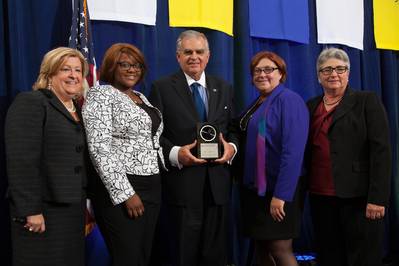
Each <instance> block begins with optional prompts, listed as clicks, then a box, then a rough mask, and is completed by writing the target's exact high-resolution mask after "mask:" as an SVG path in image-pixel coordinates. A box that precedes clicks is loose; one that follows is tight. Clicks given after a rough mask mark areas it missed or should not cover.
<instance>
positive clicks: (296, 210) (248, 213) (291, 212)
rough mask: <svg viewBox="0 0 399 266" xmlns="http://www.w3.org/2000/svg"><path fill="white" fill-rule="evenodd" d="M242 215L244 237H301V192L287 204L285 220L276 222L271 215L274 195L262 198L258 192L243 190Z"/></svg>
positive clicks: (272, 238) (268, 194) (285, 206)
mask: <svg viewBox="0 0 399 266" xmlns="http://www.w3.org/2000/svg"><path fill="white" fill-rule="evenodd" d="M240 196H241V215H242V224H243V232H244V235H246V236H248V237H250V238H252V239H255V240H279V239H291V238H295V237H298V236H299V233H300V225H301V208H300V206H301V204H300V200H299V191H298V189H297V192H296V194H295V197H294V200H293V201H292V202H287V201H286V202H285V204H284V212H285V218H284V220H283V221H282V222H278V221H274V220H273V218H272V216H271V215H270V202H271V199H272V197H273V195H272V193H266V196H264V197H260V196H258V195H257V193H256V191H254V190H251V189H248V188H245V187H242V188H241V195H240Z"/></svg>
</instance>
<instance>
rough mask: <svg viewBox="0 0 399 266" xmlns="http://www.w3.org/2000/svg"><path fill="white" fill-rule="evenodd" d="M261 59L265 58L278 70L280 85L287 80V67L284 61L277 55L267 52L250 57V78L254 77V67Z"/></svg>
mask: <svg viewBox="0 0 399 266" xmlns="http://www.w3.org/2000/svg"><path fill="white" fill-rule="evenodd" d="M263 58H267V59H269V60H270V61H273V62H274V63H275V64H276V66H277V67H278V70H279V71H280V73H281V79H280V83H283V82H285V80H286V79H287V66H286V64H285V62H284V60H283V59H282V58H281V57H280V56H278V55H277V54H275V53H273V52H269V51H261V52H259V53H257V54H256V55H254V56H253V57H252V59H251V65H250V66H249V68H250V71H251V76H253V75H254V70H255V67H256V66H257V65H258V64H259V62H260V60H262V59H263Z"/></svg>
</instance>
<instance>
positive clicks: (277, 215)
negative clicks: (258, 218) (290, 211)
mask: <svg viewBox="0 0 399 266" xmlns="http://www.w3.org/2000/svg"><path fill="white" fill-rule="evenodd" d="M284 203H285V201H284V200H281V199H278V198H276V197H273V198H272V201H271V202H270V214H271V216H272V218H273V219H274V220H275V221H278V222H281V221H283V220H284V217H285V212H284Z"/></svg>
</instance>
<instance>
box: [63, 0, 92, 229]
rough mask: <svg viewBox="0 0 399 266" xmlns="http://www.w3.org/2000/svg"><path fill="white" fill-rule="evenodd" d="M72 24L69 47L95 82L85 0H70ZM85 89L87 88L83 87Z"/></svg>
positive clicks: (89, 223) (89, 80) (88, 221)
mask: <svg viewBox="0 0 399 266" xmlns="http://www.w3.org/2000/svg"><path fill="white" fill-rule="evenodd" d="M72 11H73V14H72V26H71V36H70V37H69V47H71V48H75V49H77V50H79V51H80V52H81V53H82V54H83V56H84V57H85V59H86V61H87V63H88V64H89V67H90V70H89V74H88V76H87V77H86V80H87V83H88V86H87V84H86V86H85V87H91V86H93V85H96V84H97V70H96V59H95V57H94V47H93V41H92V38H91V25H90V16H89V9H88V8H87V1H86V0H72ZM85 89H87V88H85ZM83 101H84V98H83V97H81V98H80V99H78V103H79V104H80V105H82V104H83ZM91 209H92V208H91V204H90V201H87V208H86V230H85V231H86V235H88V234H89V233H90V232H91V231H92V230H93V228H94V227H95V220H94V217H93V215H92V213H91Z"/></svg>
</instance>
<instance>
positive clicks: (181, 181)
mask: <svg viewBox="0 0 399 266" xmlns="http://www.w3.org/2000/svg"><path fill="white" fill-rule="evenodd" d="M206 84H207V93H208V106H209V111H208V122H211V123H214V124H216V125H217V126H218V127H219V129H220V131H221V132H222V133H223V135H224V137H225V139H226V140H227V141H229V142H233V143H235V144H236V145H237V147H238V140H237V137H236V136H235V135H232V134H229V132H228V125H229V123H230V121H231V119H232V117H233V101H232V99H233V88H232V87H231V86H230V85H228V84H227V83H226V82H225V81H223V80H221V79H219V78H216V77H213V76H210V75H206ZM149 100H150V102H151V103H152V104H153V105H154V106H156V107H157V108H158V109H159V110H160V111H161V112H162V115H163V119H164V131H163V134H162V137H161V145H162V146H163V150H164V156H165V161H169V153H170V150H171V149H172V147H173V146H183V145H187V144H190V143H192V142H193V141H194V140H195V139H196V136H197V134H196V130H197V123H198V122H199V116H198V114H197V111H196V109H195V106H194V101H193V99H192V95H191V92H190V89H189V86H188V84H187V81H186V78H185V76H184V73H183V72H182V71H180V72H178V73H175V74H173V75H171V76H168V77H165V78H163V79H161V80H158V81H156V82H154V83H153V86H152V89H151V93H150V96H149ZM192 153H193V154H194V155H195V154H196V153H195V151H192ZM168 169H169V171H167V172H165V173H163V181H164V182H163V185H164V186H163V191H164V195H165V196H166V200H167V201H168V202H169V203H171V204H177V205H186V206H201V205H202V203H203V188H204V184H205V178H206V176H207V175H209V181H210V187H211V191H212V195H213V198H214V201H215V203H216V204H225V203H226V202H227V201H228V200H229V196H230V188H231V180H230V167H229V166H228V165H227V164H224V165H220V164H207V165H201V166H191V167H183V168H182V169H180V170H179V169H178V168H176V167H172V166H171V165H170V164H169V165H168Z"/></svg>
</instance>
